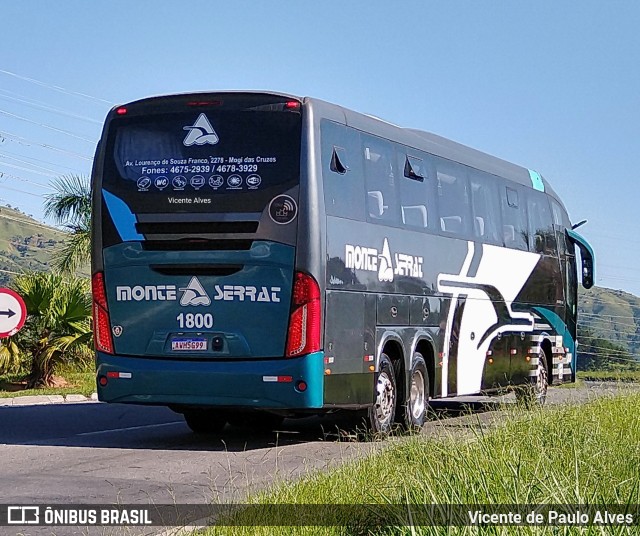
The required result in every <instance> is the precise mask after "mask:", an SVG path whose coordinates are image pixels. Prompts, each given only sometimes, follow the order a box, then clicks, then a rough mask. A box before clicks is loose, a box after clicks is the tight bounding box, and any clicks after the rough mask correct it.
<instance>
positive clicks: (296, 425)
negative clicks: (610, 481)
mask: <svg viewBox="0 0 640 536" xmlns="http://www.w3.org/2000/svg"><path fill="white" fill-rule="evenodd" d="M617 389H618V388H617V387H614V386H611V385H595V384H588V385H584V386H582V387H580V388H575V389H559V388H556V389H550V391H549V393H550V394H549V401H550V402H551V403H563V402H570V403H577V402H583V401H585V400H588V399H590V398H593V397H597V396H601V395H603V394H611V393H614V392H615V391H616V390H617ZM434 405H436V406H437V408H438V413H439V414H440V416H441V417H445V418H443V419H436V420H434V421H431V422H429V423H428V424H427V426H425V430H424V433H425V434H438V433H440V431H441V430H442V429H449V430H455V429H460V430H463V429H464V428H465V426H466V427H468V426H469V424H468V423H469V422H470V420H472V421H473V422H475V423H476V424H477V423H478V422H479V421H481V422H486V423H487V424H488V425H490V423H491V422H492V421H494V420H498V419H500V412H499V411H492V410H495V409H496V408H497V405H496V403H495V402H494V401H492V399H481V398H467V399H464V400H453V401H447V402H438V403H436V404H434ZM469 405H470V406H471V407H472V408H473V409H474V411H475V413H476V414H475V415H474V416H473V417H471V418H469V417H468V416H462V417H461V416H459V412H460V411H461V410H462V409H463V408H466V407H469ZM338 428H341V429H343V430H346V432H342V433H341V434H339V433H337V429H338ZM353 432H354V429H353V427H350V426H349V422H348V421H345V420H344V419H341V418H335V417H334V418H323V419H321V418H308V419H304V420H301V421H296V420H286V421H285V422H284V424H283V426H281V427H280V428H279V430H278V432H274V433H260V434H256V433H255V432H252V431H251V430H243V429H227V430H226V431H225V433H223V434H222V435H220V436H214V437H199V436H196V435H194V434H193V433H192V432H191V431H190V430H189V428H188V427H187V426H186V424H185V423H184V421H183V419H182V417H181V416H180V415H177V414H175V413H173V412H172V411H170V410H168V409H165V408H156V407H141V406H124V405H107V404H102V403H96V402H85V403H80V404H70V403H66V404H50V405H44V406H6V407H0V503H18V504H29V503H40V504H42V503H54V504H71V503H85V504H87V503H94V504H114V503H119V504H139V503H144V504H149V503H151V504H168V503H170V504H173V503H184V504H187V503H209V502H232V501H234V500H235V501H238V500H241V499H242V497H244V496H245V495H246V494H247V493H250V492H252V491H255V490H257V489H260V488H264V487H265V486H267V485H269V484H272V483H274V482H277V481H280V480H288V479H292V478H295V477H297V476H299V475H302V474H304V473H306V472H308V471H309V470H318V469H320V470H324V469H327V468H330V467H332V466H335V465H337V464H340V463H342V462H344V461H346V460H348V459H350V458H352V457H353V456H356V455H360V454H362V453H366V452H369V451H370V450H371V449H375V448H380V443H367V442H362V441H354V440H344V439H345V437H346V438H347V439H348V438H349V436H352V435H353ZM339 438H342V440H338V439H339ZM36 532H37V531H33V532H32V533H27V534H35V533H36ZM55 533H56V534H71V533H72V532H66V531H65V530H56V532H55ZM0 534H15V532H10V531H9V532H6V531H5V530H3V529H2V528H0ZM48 534H51V532H48Z"/></svg>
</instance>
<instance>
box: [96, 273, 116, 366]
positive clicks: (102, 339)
mask: <svg viewBox="0 0 640 536" xmlns="http://www.w3.org/2000/svg"><path fill="white" fill-rule="evenodd" d="M91 290H92V293H93V340H94V343H95V346H96V350H98V351H100V352H106V353H108V354H113V339H112V338H111V321H110V319H109V310H108V308H107V292H106V289H105V286H104V274H103V273H102V272H97V273H95V274H94V275H93V279H92V280H91Z"/></svg>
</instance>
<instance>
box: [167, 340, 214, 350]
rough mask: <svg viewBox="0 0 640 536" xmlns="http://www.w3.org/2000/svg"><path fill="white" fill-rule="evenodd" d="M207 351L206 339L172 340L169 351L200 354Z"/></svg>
mask: <svg viewBox="0 0 640 536" xmlns="http://www.w3.org/2000/svg"><path fill="white" fill-rule="evenodd" d="M206 349H207V339H202V338H189V339H173V340H172V341H171V350H173V351H174V352H201V351H205V350H206Z"/></svg>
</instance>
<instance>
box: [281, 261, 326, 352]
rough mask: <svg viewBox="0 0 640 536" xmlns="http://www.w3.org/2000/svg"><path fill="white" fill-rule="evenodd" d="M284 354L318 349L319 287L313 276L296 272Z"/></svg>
mask: <svg viewBox="0 0 640 536" xmlns="http://www.w3.org/2000/svg"><path fill="white" fill-rule="evenodd" d="M291 302H292V305H291V315H290V317H289V332H288V334H287V347H286V354H285V355H286V356H287V357H295V356H299V355H303V354H310V353H311V352H317V351H318V350H320V317H321V315H320V287H319V286H318V283H317V282H316V280H315V279H313V277H311V276H310V275H307V274H303V273H301V272H296V273H295V276H294V283H293V298H292V300H291Z"/></svg>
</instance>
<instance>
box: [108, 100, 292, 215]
mask: <svg viewBox="0 0 640 536" xmlns="http://www.w3.org/2000/svg"><path fill="white" fill-rule="evenodd" d="M300 130H301V118H300V113H294V112H291V111H272V110H270V109H268V110H262V109H260V107H253V108H245V109H238V108H237V107H234V108H233V109H228V110H227V109H224V108H223V107H222V109H211V108H207V109H206V110H201V109H193V110H188V111H184V110H182V111H178V112H165V113H162V112H160V113H152V114H148V113H147V114H144V115H136V114H132V115H131V116H128V115H126V114H124V113H123V115H122V116H118V117H116V118H115V119H114V120H113V122H112V124H111V128H110V133H109V137H108V140H107V147H106V155H105V173H104V177H103V188H104V189H105V190H107V191H108V192H109V193H111V194H113V195H115V196H117V197H118V198H120V199H121V200H123V201H124V202H125V203H126V204H127V205H128V206H129V208H130V209H131V210H132V212H134V213H137V214H141V213H172V212H190V213H192V212H261V211H262V210H264V208H265V206H266V205H267V204H268V203H269V201H270V200H271V199H272V198H273V197H274V195H275V194H277V193H280V192H283V191H285V190H287V189H289V188H291V187H292V186H295V184H297V183H298V182H299V165H300Z"/></svg>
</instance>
